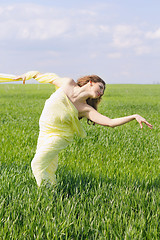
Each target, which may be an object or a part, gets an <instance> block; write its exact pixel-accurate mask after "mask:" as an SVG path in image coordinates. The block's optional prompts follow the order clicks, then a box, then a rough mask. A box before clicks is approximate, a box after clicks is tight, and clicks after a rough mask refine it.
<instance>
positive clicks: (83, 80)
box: [77, 75, 106, 125]
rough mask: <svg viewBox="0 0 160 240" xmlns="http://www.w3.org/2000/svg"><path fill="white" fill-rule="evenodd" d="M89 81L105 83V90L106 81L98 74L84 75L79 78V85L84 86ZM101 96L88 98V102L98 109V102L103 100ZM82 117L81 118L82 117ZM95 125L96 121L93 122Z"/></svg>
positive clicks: (88, 120)
mask: <svg viewBox="0 0 160 240" xmlns="http://www.w3.org/2000/svg"><path fill="white" fill-rule="evenodd" d="M89 81H92V82H94V83H96V82H101V83H103V85H104V90H105V85H106V84H105V82H104V81H103V79H102V78H100V77H98V76H97V75H88V76H84V77H81V78H79V79H78V80H77V84H78V86H79V87H82V86H84V85H85V84H87V83H88V82H89ZM101 98H102V97H101V96H100V97H99V98H88V99H87V100H86V102H87V104H88V105H90V106H92V107H93V108H94V109H96V110H97V107H98V104H99V102H100V101H101ZM80 119H81V118H80ZM90 122H92V121H91V120H90V119H87V123H88V124H90ZM93 125H95V123H94V122H93Z"/></svg>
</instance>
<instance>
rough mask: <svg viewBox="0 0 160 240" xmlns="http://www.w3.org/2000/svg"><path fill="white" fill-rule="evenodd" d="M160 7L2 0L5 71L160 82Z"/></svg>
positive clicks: (100, 0)
mask: <svg viewBox="0 0 160 240" xmlns="http://www.w3.org/2000/svg"><path fill="white" fill-rule="evenodd" d="M159 9H160V1H159V0H152V1H151V0H145V1H144V0H141V1H138V0H134V1H130V0H128V1H127V0H112V1H111V0H92V1H91V0H81V1H71V0H68V1H65V0H59V1H57V0H56V1H52V0H44V1H42V0H39V1H36V0H35V1H34V0H32V1H27V0H20V1H18V0H17V1H16V0H15V1H11V0H5V1H3V0H1V4H0V33H1V34H0V72H1V73H11V74H18V75H19V74H22V73H24V72H26V71H30V70H38V71H40V72H55V73H57V74H58V75H59V76H62V77H64V76H67V77H72V78H73V79H75V80H76V79H77V78H78V77H80V76H83V75H89V74H97V75H99V76H100V77H102V78H103V79H104V80H105V81H106V82H107V83H111V84H112V83H136V84H137V83H138V84H152V83H160V14H159Z"/></svg>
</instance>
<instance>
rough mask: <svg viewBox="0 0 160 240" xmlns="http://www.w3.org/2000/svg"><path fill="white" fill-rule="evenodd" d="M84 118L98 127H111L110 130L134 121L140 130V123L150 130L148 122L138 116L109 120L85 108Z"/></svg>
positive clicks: (90, 108) (93, 110)
mask: <svg viewBox="0 0 160 240" xmlns="http://www.w3.org/2000/svg"><path fill="white" fill-rule="evenodd" d="M85 117H87V118H88V119H90V120H92V121H93V122H95V123H97V124H99V125H102V126H108V127H112V128H113V127H117V126H120V125H123V124H125V123H128V122H130V121H132V120H134V119H135V120H137V122H138V123H139V124H140V127H141V128H143V125H142V123H145V124H146V125H147V126H148V127H149V128H151V129H152V125H151V124H150V123H149V122H147V121H146V120H145V118H143V117H141V116H140V115H138V114H134V115H131V116H126V117H121V118H114V119H111V118H108V117H106V116H104V115H102V114H100V113H99V112H97V111H96V110H95V109H94V108H92V107H90V106H89V107H87V111H85Z"/></svg>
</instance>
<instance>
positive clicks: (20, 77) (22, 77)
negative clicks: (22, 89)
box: [13, 75, 26, 84]
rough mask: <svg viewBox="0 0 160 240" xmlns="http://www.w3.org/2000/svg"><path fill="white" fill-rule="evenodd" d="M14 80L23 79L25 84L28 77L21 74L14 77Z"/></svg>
mask: <svg viewBox="0 0 160 240" xmlns="http://www.w3.org/2000/svg"><path fill="white" fill-rule="evenodd" d="M13 80H22V81H23V84H25V81H26V77H25V76H24V75H21V76H18V77H16V78H14V79H13Z"/></svg>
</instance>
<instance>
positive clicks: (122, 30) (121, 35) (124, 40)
mask: <svg viewBox="0 0 160 240" xmlns="http://www.w3.org/2000/svg"><path fill="white" fill-rule="evenodd" d="M141 35H142V32H141V31H140V30H139V29H138V28H137V27H135V26H130V25H117V26H115V28H114V29H113V46H115V47H118V48H129V47H133V46H137V45H140V44H142V40H141Z"/></svg>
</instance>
